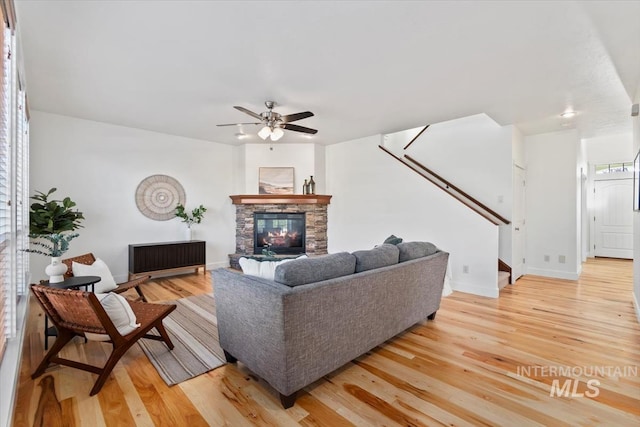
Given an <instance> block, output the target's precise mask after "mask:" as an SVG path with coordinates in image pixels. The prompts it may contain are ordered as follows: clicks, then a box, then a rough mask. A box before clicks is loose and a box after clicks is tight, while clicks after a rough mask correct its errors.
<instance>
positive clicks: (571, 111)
mask: <svg viewBox="0 0 640 427" xmlns="http://www.w3.org/2000/svg"><path fill="white" fill-rule="evenodd" d="M576 114H577V113H576V112H575V111H573V110H567V111H565V112H564V113H562V114H560V117H564V118H565V119H568V118H570V117H573V116H575V115H576Z"/></svg>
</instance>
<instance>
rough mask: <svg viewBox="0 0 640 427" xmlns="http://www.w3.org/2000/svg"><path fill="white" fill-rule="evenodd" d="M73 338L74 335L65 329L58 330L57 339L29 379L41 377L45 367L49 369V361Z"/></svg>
mask: <svg viewBox="0 0 640 427" xmlns="http://www.w3.org/2000/svg"><path fill="white" fill-rule="evenodd" d="M75 336H76V335H75V334H74V333H73V332H71V331H69V330H67V329H63V330H59V331H58V338H56V340H55V342H54V343H53V345H52V346H51V348H50V349H49V351H48V352H47V354H46V355H45V356H44V358H43V359H42V362H40V364H39V365H38V367H37V368H36V370H35V371H33V374H31V378H32V379H36V378H38V377H39V376H40V375H42V374H43V373H44V371H46V370H47V367H49V363H51V359H52V358H53V357H55V356H56V355H57V354H58V353H59V352H60V350H62V348H63V347H64V346H65V345H67V343H68V342H69V341H71V339H73V337H75Z"/></svg>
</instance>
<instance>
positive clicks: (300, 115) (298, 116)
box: [280, 111, 313, 123]
mask: <svg viewBox="0 0 640 427" xmlns="http://www.w3.org/2000/svg"><path fill="white" fill-rule="evenodd" d="M307 117H313V113H312V112H311V111H304V112H302V113H296V114H287V115H286V116H281V117H280V119H281V120H282V121H283V122H284V123H291V122H295V121H296V120H302V119H306V118H307Z"/></svg>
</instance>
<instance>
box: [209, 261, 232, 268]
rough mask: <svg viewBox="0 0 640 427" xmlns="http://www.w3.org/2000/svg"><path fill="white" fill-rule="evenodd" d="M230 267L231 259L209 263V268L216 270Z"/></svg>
mask: <svg viewBox="0 0 640 427" xmlns="http://www.w3.org/2000/svg"><path fill="white" fill-rule="evenodd" d="M227 267H229V260H226V261H219V262H210V263H208V264H207V270H214V269H216V268H227Z"/></svg>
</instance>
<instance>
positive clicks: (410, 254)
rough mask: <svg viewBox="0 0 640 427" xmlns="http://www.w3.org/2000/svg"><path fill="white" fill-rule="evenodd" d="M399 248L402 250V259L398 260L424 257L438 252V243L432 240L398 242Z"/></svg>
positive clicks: (403, 260)
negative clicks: (435, 243)
mask: <svg viewBox="0 0 640 427" xmlns="http://www.w3.org/2000/svg"><path fill="white" fill-rule="evenodd" d="M398 250H400V257H399V258H400V259H399V261H398V262H405V261H410V260H412V259H416V258H423V257H426V256H429V255H433V254H435V253H436V252H438V248H437V247H436V245H434V244H433V243H431V242H402V243H400V244H398Z"/></svg>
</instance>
